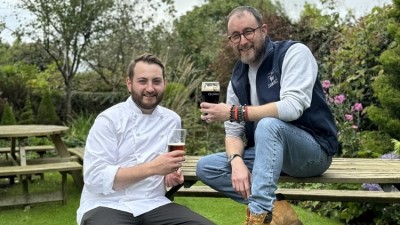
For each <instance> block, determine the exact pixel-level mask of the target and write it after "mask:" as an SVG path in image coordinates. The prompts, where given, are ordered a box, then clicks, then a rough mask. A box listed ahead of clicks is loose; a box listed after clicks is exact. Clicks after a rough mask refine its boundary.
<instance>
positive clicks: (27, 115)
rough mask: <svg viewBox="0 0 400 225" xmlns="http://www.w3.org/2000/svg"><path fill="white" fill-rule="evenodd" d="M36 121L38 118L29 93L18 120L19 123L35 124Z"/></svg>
mask: <svg viewBox="0 0 400 225" xmlns="http://www.w3.org/2000/svg"><path fill="white" fill-rule="evenodd" d="M35 121H36V120H35V115H34V113H33V108H32V102H31V99H30V96H29V95H27V96H26V100H25V105H24V108H23V109H22V113H21V115H20V119H19V120H18V124H34V123H35Z"/></svg>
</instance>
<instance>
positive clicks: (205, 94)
mask: <svg viewBox="0 0 400 225" xmlns="http://www.w3.org/2000/svg"><path fill="white" fill-rule="evenodd" d="M219 93H220V87H219V82H202V84H201V101H202V102H208V103H219Z"/></svg>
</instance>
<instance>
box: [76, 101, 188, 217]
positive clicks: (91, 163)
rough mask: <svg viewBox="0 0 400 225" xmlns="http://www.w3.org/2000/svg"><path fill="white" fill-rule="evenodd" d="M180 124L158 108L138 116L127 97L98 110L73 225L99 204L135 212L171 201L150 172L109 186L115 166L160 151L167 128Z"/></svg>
mask: <svg viewBox="0 0 400 225" xmlns="http://www.w3.org/2000/svg"><path fill="white" fill-rule="evenodd" d="M180 127H181V118H180V117H179V115H178V114H176V113H175V112H173V111H171V110H169V109H167V108H165V107H162V106H157V107H156V109H155V110H154V111H153V113H152V114H143V113H142V111H141V110H140V109H139V108H138V107H137V106H136V104H135V103H134V102H133V101H132V99H131V97H129V98H128V99H127V100H126V101H125V102H122V103H119V104H117V105H115V106H112V107H110V108H109V109H107V110H105V111H104V112H102V113H101V114H99V115H98V117H97V118H96V120H95V122H94V124H93V126H92V128H91V129H90V131H89V135H88V137H87V140H86V146H85V154H84V160H83V162H84V165H83V176H84V182H85V185H84V187H83V191H82V196H81V202H80V207H79V208H78V210H77V222H78V224H80V222H81V219H82V216H83V214H84V213H85V212H87V211H89V210H91V209H93V208H96V207H99V206H104V207H108V208H113V209H117V210H122V211H126V212H129V213H132V214H133V215H134V216H139V215H141V214H143V213H146V212H148V211H150V210H152V209H154V208H157V207H159V206H162V205H165V204H167V203H170V200H169V199H168V198H166V197H165V191H166V187H165V184H164V176H151V177H148V178H146V179H144V180H142V181H139V182H137V183H135V184H133V185H131V186H130V187H127V188H125V189H123V190H119V191H114V190H113V189H112V187H113V183H114V177H115V175H116V173H117V170H118V168H120V167H128V166H134V165H138V164H141V163H144V162H148V161H151V160H153V159H154V158H155V157H157V156H158V155H159V154H163V153H165V152H166V151H167V147H168V146H167V136H168V135H167V134H168V131H169V130H171V129H173V128H180Z"/></svg>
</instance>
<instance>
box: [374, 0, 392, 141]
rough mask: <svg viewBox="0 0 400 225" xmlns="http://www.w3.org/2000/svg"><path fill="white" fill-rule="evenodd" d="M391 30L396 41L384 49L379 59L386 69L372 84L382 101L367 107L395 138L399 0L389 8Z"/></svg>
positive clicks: (389, 26) (384, 128)
mask: <svg viewBox="0 0 400 225" xmlns="http://www.w3.org/2000/svg"><path fill="white" fill-rule="evenodd" d="M389 16H390V20H389V21H390V22H389V24H388V25H387V29H388V31H389V33H390V34H391V35H392V36H393V37H394V41H393V43H391V45H389V48H388V49H387V50H386V51H384V52H383V53H382V54H381V56H380V59H379V61H380V62H381V63H382V65H383V71H381V72H380V74H379V75H378V77H376V79H375V80H374V82H373V84H372V88H373V91H374V96H375V97H376V98H377V99H378V100H379V104H375V105H372V106H370V107H368V108H367V113H368V117H369V118H370V120H371V121H372V122H373V123H374V124H376V125H377V126H378V128H379V129H380V130H382V131H384V132H385V133H387V134H389V135H390V136H391V137H392V138H395V139H399V138H400V113H399V111H400V45H399V43H400V0H394V1H393V8H392V9H391V10H390V12H389Z"/></svg>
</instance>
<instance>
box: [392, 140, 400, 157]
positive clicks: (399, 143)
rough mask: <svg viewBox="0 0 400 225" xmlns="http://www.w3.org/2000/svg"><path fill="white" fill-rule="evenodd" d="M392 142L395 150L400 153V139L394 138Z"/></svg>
mask: <svg viewBox="0 0 400 225" xmlns="http://www.w3.org/2000/svg"><path fill="white" fill-rule="evenodd" d="M392 143H393V145H394V147H393V148H394V152H395V153H396V154H398V155H400V141H398V140H396V139H392Z"/></svg>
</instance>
